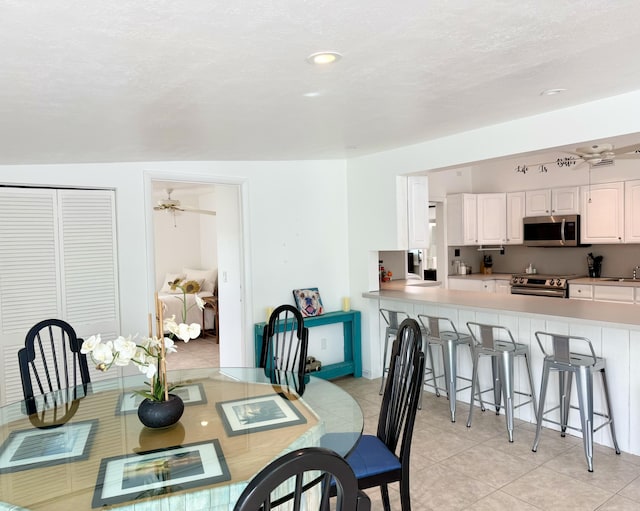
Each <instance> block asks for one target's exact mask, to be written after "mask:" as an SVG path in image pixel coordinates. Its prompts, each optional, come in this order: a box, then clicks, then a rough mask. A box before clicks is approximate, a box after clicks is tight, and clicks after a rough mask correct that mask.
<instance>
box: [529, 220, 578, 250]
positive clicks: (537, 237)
mask: <svg viewBox="0 0 640 511" xmlns="http://www.w3.org/2000/svg"><path fill="white" fill-rule="evenodd" d="M523 227H524V244H525V245H527V246H529V247H577V246H580V215H552V216H528V217H525V218H524V219H523Z"/></svg>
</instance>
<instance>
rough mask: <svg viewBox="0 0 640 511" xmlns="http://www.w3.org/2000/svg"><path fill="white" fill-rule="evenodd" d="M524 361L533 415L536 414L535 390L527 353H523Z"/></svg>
mask: <svg viewBox="0 0 640 511" xmlns="http://www.w3.org/2000/svg"><path fill="white" fill-rule="evenodd" d="M524 363H525V365H526V366H527V374H528V375H529V388H530V389H531V405H532V406H533V416H534V417H535V416H536V415H537V414H538V403H537V401H536V391H535V388H534V385H533V376H532V374H531V363H530V362H529V353H527V352H525V353H524Z"/></svg>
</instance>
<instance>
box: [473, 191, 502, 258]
mask: <svg viewBox="0 0 640 511" xmlns="http://www.w3.org/2000/svg"><path fill="white" fill-rule="evenodd" d="M476 200H477V208H478V216H477V218H478V244H480V245H502V244H503V243H505V241H506V238H507V235H506V234H507V233H506V231H507V195H506V194H505V193H480V194H478V195H477V198H476Z"/></svg>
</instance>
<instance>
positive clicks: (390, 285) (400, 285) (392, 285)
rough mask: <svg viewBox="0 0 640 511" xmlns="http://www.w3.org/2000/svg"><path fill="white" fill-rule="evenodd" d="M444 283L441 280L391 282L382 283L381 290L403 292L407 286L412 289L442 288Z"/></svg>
mask: <svg viewBox="0 0 640 511" xmlns="http://www.w3.org/2000/svg"><path fill="white" fill-rule="evenodd" d="M441 285H442V282H440V281H439V280H417V279H416V280H414V279H409V280H390V281H389V282H381V283H380V289H396V290H402V289H404V288H405V287H407V286H412V287H416V286H417V287H438V286H441Z"/></svg>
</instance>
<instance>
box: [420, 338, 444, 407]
mask: <svg viewBox="0 0 640 511" xmlns="http://www.w3.org/2000/svg"><path fill="white" fill-rule="evenodd" d="M425 343H426V345H427V349H426V357H425V361H424V378H423V380H422V391H421V392H420V399H419V400H418V410H422V396H423V394H424V386H425V385H426V383H427V374H428V373H430V374H431V381H432V382H433V388H434V389H435V391H436V396H437V397H440V391H439V390H438V387H437V385H436V373H435V369H434V368H433V349H432V346H431V343H430V342H429V341H427V340H425ZM429 360H431V362H429ZM429 363H430V364H431V365H430V366H429V365H428V364H429Z"/></svg>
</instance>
